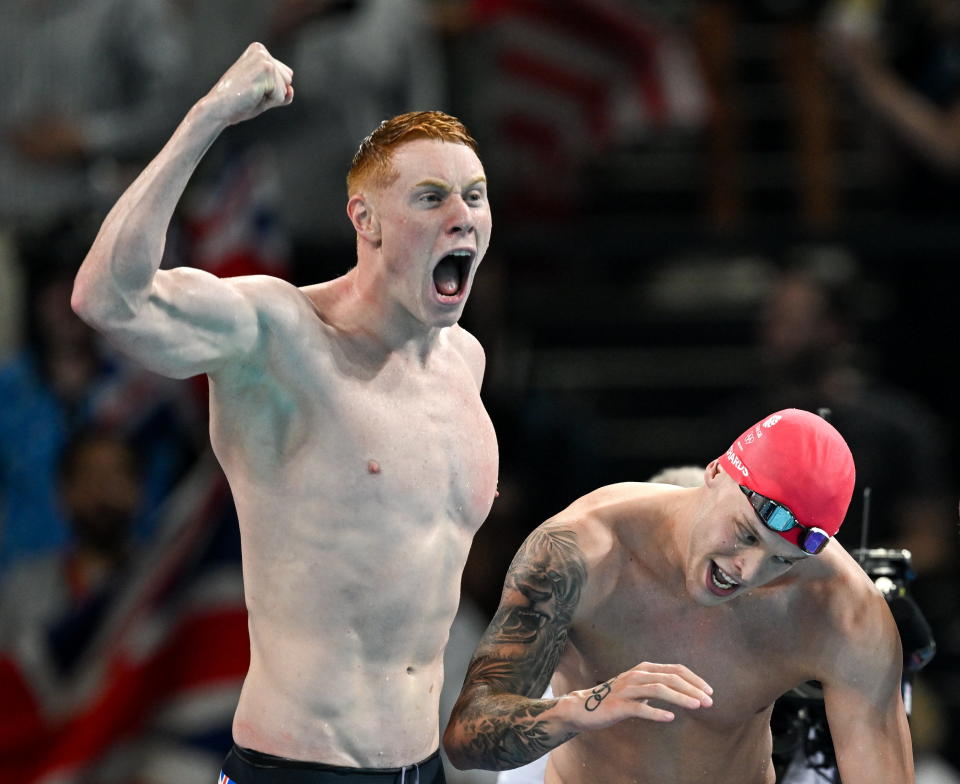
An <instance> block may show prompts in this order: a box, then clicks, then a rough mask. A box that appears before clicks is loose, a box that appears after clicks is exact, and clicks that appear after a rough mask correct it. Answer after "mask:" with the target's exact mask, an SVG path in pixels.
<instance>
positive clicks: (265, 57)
mask: <svg viewBox="0 0 960 784" xmlns="http://www.w3.org/2000/svg"><path fill="white" fill-rule="evenodd" d="M292 100H293V71H292V70H291V69H290V68H289V67H288V66H287V65H284V64H283V63H282V62H280V61H279V60H277V59H275V58H274V57H272V56H271V54H270V52H268V51H267V48H266V47H265V46H264V45H263V44H260V43H252V44H250V46H248V47H247V48H246V50H245V51H244V53H243V54H242V55H240V57H239V59H238V60H237V61H236V62H235V63H234V64H233V65H231V66H230V68H229V69H227V72H226V73H225V74H224V75H223V76H221V77H220V80H219V81H218V82H217V83H216V84H215V85H214V87H213V89H212V90H210V92H209V93H207V95H206V97H205V98H204V100H203V104H204V108H205V109H206V111H208V112H210V113H211V114H213V115H214V116H215V117H216V118H217V119H218V120H220V121H222V122H223V123H224V124H226V125H234V124H236V123H239V122H243V121H244V120H249V119H250V118H251V117H256V116H257V115H258V114H261V113H263V112H265V111H267V109H272V108H273V107H275V106H285V105H286V104H288V103H290V102H291V101H292Z"/></svg>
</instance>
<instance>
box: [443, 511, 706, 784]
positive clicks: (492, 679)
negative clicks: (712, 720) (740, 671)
mask: <svg viewBox="0 0 960 784" xmlns="http://www.w3.org/2000/svg"><path fill="white" fill-rule="evenodd" d="M586 578H587V559H586V557H585V556H584V553H583V551H582V550H581V548H580V546H579V545H578V542H577V534H576V533H575V532H574V531H573V530H571V528H570V527H568V526H565V525H564V524H562V523H548V524H545V525H543V526H541V527H540V528H538V529H537V530H536V531H534V532H533V533H532V534H531V535H530V536H529V537H528V538H527V541H526V542H524V544H523V546H522V547H521V548H520V550H519V552H518V553H517V555H516V557H515V558H514V560H513V563H512V564H511V565H510V570H509V572H508V573H507V579H506V581H505V584H504V589H503V595H502V597H501V601H500V607H499V609H498V610H497V613H496V615H495V616H494V618H493V621H491V623H490V626H489V627H488V628H487V631H486V632H485V634H484V636H483V637H482V638H481V640H480V642H479V644H478V646H477V650H476V652H475V653H474V656H473V660H472V661H471V662H470V666H469V668H468V669H467V675H466V678H465V680H464V684H463V689H462V690H461V692H460V697H459V699H458V700H457V703H456V704H455V705H454V708H453V711H452V712H451V716H450V723H449V724H448V725H447V728H446V732H445V733H444V746H445V748H446V751H447V755H448V756H449V758H450V761H451V762H452V763H453V764H454V765H456V766H457V767H458V768H461V769H466V768H484V769H487V770H505V769H508V768H516V767H519V766H520V765H524V764H526V763H528V762H532V761H533V760H535V759H537V758H539V757H541V756H543V755H544V754H546V753H547V752H548V751H550V750H551V749H553V748H556V747H557V746H559V745H560V744H561V743H565V742H566V741H568V740H570V738H572V737H574V736H575V735H577V734H579V733H580V732H584V731H587V730H597V729H603V728H605V727H609V726H611V725H613V724H616V723H618V722H620V721H623V720H624V719H629V718H641V719H647V720H652V721H672V720H673V718H674V714H673V713H671V712H670V711H667V710H663V709H662V708H655V707H653V706H652V705H650V704H649V703H648V699H657V700H660V701H663V702H666V703H671V704H673V705H677V706H681V707H685V708H689V709H691V710H692V709H695V708H699V707H701V706H707V705H709V704H710V698H709V696H708V694H707V692H708V691H709V690H710V687H709V686H708V685H707V684H706V682H704V681H703V680H702V679H701V678H699V677H698V676H696V675H694V674H693V673H692V672H690V671H689V670H688V669H687V668H686V667H683V666H682V665H679V664H651V663H646V662H645V663H642V664H640V665H638V666H637V667H634V668H633V669H631V670H628V671H627V672H624V673H621V674H620V675H617V676H616V677H613V678H611V679H610V680H608V681H606V682H604V683H598V684H596V685H595V686H593V687H591V688H586V689H581V690H578V691H572V692H570V693H569V694H565V695H563V696H561V697H559V698H557V699H540V695H542V694H543V692H544V690H545V689H546V687H547V684H548V683H549V682H550V678H551V676H552V675H553V671H554V669H555V668H556V666H557V662H558V661H559V659H560V654H561V653H562V652H563V649H564V647H565V645H566V642H567V635H568V632H569V629H570V624H571V622H572V619H573V614H574V611H575V610H576V608H577V605H578V603H579V601H580V597H581V593H582V591H583V588H584V585H585V583H586Z"/></svg>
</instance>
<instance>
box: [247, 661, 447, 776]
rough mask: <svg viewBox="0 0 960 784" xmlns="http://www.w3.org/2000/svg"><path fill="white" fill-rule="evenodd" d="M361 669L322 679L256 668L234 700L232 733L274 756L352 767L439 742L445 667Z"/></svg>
mask: <svg viewBox="0 0 960 784" xmlns="http://www.w3.org/2000/svg"><path fill="white" fill-rule="evenodd" d="M295 668H296V667H295V665H293V666H291V669H295ZM275 670H276V668H275V667H268V668H267V669H266V672H267V673H273V672H274V671H275ZM356 672H357V670H356V667H351V666H348V665H345V664H341V665H340V666H335V665H332V669H331V671H330V672H329V673H328V674H329V675H332V676H333V677H324V678H323V680H322V681H314V682H308V681H297V680H296V679H295V678H294V677H287V678H286V679H284V680H283V682H278V679H277V678H275V677H273V676H272V675H271V676H268V677H267V676H265V677H260V676H261V675H262V671H261V670H260V669H259V668H257V667H252V668H251V671H250V674H249V675H248V677H247V680H246V681H245V683H244V687H243V692H242V694H241V697H240V702H239V704H238V706H237V714H236V720H235V722H234V740H235V741H236V742H237V743H238V744H239V745H242V746H247V747H250V748H256V749H259V750H261V751H264V752H266V753H269V754H274V755H276V756H281V757H290V758H293V759H314V760H323V761H325V762H329V763H331V764H335V765H344V766H348V767H350V766H352V767H357V766H360V767H374V768H378V767H393V766H400V765H404V764H406V763H407V762H409V761H410V760H418V759H423V758H425V757H426V756H428V755H429V754H430V753H431V751H432V750H434V749H436V747H437V745H438V742H439V738H438V725H437V714H438V704H439V693H440V688H441V685H442V680H441V678H442V670H438V669H436V668H429V671H428V670H427V669H425V670H424V671H423V672H422V673H418V672H416V670H414V672H411V673H407V672H406V670H405V669H403V670H400V671H399V672H397V671H396V668H390V670H389V671H387V672H385V671H384V670H382V669H374V668H364V673H365V674H364V675H362V676H360V677H356ZM338 674H339V675H340V677H339V678H337V677H336V676H337V675H338ZM291 675H292V673H291ZM281 727H282V728H283V730H282V731H281V730H280V728H281ZM293 740H295V743H293V742H292V741H293Z"/></svg>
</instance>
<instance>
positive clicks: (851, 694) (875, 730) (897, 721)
mask: <svg viewBox="0 0 960 784" xmlns="http://www.w3.org/2000/svg"><path fill="white" fill-rule="evenodd" d="M864 615H865V616H866V618H865V619H864V620H863V621H862V622H861V623H860V624H858V630H857V633H856V637H855V638H854V639H847V640H846V641H845V642H844V644H843V645H842V647H840V648H838V650H837V651H836V654H835V656H834V657H832V664H831V672H830V673H828V674H827V675H825V676H824V680H823V687H824V689H823V693H824V703H825V705H826V709H827V721H828V722H829V724H830V733H831V735H832V737H833V744H834V748H835V750H836V755H837V761H838V764H839V768H840V775H841V777H842V778H843V781H844V784H911V783H912V782H913V780H914V773H913V751H912V745H911V740H910V728H909V726H908V723H907V715H906V711H905V709H904V705H903V700H902V699H901V695H900V676H901V666H902V660H903V652H902V649H901V645H900V638H899V635H898V634H897V628H896V624H895V623H894V621H893V617H892V615H891V614H890V611H889V610H888V609H887V607H886V602H885V601H884V600H883V599H882V597H880V596H879V595H877V596H876V602H874V603H873V606H872V607H871V608H870V609H869V610H868V611H867V612H866V613H864Z"/></svg>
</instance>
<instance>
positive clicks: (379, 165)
mask: <svg viewBox="0 0 960 784" xmlns="http://www.w3.org/2000/svg"><path fill="white" fill-rule="evenodd" d="M413 139H435V140H437V141H440V142H451V143H452V144H465V145H466V146H467V147H469V148H470V149H471V150H473V151H474V152H476V151H477V142H476V140H475V139H474V138H473V137H472V136H471V135H470V132H469V131H467V129H466V126H464V124H463V123H462V122H460V120H458V119H457V118H456V117H451V116H450V115H449V114H444V113H443V112H438V111H429V112H407V113H406V114H398V115H397V116H396V117H394V118H392V119H390V120H384V121H383V122H382V123H380V125H378V126H377V128H376V129H375V130H374V131H373V133H371V134H370V135H369V136H368V137H367V138H366V139H364V140H363V141H362V142H360V149H358V150H357V153H356V155H354V156H353V163H352V164H351V165H350V172H349V173H348V174H347V195H348V196H352V195H353V194H354V193H356V192H357V190H359V189H360V187H361V186H362V185H363V184H364V183H367V182H372V183H373V184H374V185H376V186H378V187H383V186H386V185H389V184H390V183H391V182H392V181H393V180H394V178H395V177H396V176H397V173H396V171H395V170H394V168H393V165H392V162H393V151H394V150H395V149H396V148H397V147H399V146H400V145H402V144H405V143H406V142H409V141H412V140H413Z"/></svg>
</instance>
